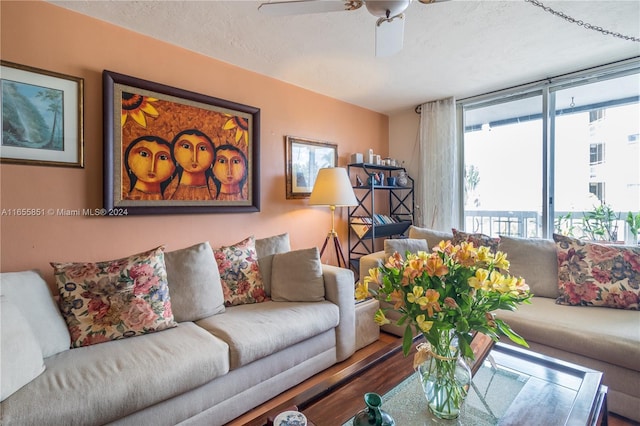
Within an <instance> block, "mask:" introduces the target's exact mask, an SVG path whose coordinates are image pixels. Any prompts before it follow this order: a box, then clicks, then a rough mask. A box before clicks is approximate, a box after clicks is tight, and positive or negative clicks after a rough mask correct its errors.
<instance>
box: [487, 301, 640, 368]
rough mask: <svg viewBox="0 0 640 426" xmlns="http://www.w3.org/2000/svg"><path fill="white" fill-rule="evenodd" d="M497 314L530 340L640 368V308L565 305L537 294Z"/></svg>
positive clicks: (612, 362)
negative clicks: (514, 309) (625, 308)
mask: <svg viewBox="0 0 640 426" xmlns="http://www.w3.org/2000/svg"><path fill="white" fill-rule="evenodd" d="M497 317H498V318H501V319H503V320H504V321H505V322H506V323H507V324H509V325H510V326H511V328H512V329H513V330H514V331H515V332H516V333H518V334H520V335H521V336H522V337H524V338H525V339H526V340H528V341H531V342H538V343H542V344H544V345H547V346H551V347H555V348H558V349H562V350H564V351H566V352H571V353H576V354H580V355H583V356H586V357H589V358H593V359H599V360H602V361H604V362H608V363H610V364H613V365H620V366H623V367H626V368H630V369H632V370H636V371H640V312H638V311H628V310H622V309H605V308H589V309H586V308H581V307H576V306H564V305H558V304H556V303H555V300H554V299H549V298H546V297H537V296H536V297H533V298H532V303H531V304H530V305H527V304H525V305H520V306H518V309H517V310H516V311H513V312H511V311H497Z"/></svg>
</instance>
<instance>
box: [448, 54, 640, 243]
mask: <svg viewBox="0 0 640 426" xmlns="http://www.w3.org/2000/svg"><path fill="white" fill-rule="evenodd" d="M634 74H637V75H638V76H640V56H638V57H634V58H630V59H627V60H623V61H619V62H615V63H611V64H606V65H602V66H599V67H594V68H589V69H586V70H581V71H577V72H573V73H568V74H563V75H560V76H556V77H552V78H548V79H545V80H540V81H535V82H532V83H528V84H524V85H520V86H516V87H511V88H508V89H503V90H498V91H494V92H490V93H486V94H482V95H478V96H473V97H469V98H463V99H459V100H458V101H457V102H456V114H457V123H458V126H457V130H458V131H457V141H456V143H457V145H458V152H459V153H460V154H459V155H460V156H459V161H458V164H459V166H460V167H458V170H459V175H458V178H459V181H460V182H464V168H465V152H464V136H465V129H466V126H465V112H466V111H468V110H471V109H478V108H485V107H488V106H492V105H497V104H501V103H506V102H512V101H516V100H520V99H525V98H528V97H533V96H540V95H541V96H542V114H541V118H542V129H543V134H542V167H543V170H542V200H541V201H542V226H541V228H542V235H541V237H542V238H550V237H551V236H552V235H553V232H554V217H555V210H554V204H553V198H554V187H555V177H554V165H555V158H554V152H555V120H556V108H555V99H556V98H555V93H556V92H558V91H560V90H565V89H568V88H571V87H576V86H582V85H588V84H594V83H599V82H602V81H605V80H610V79H615V78H620V77H625V76H629V75H634ZM603 145H604V144H603ZM602 159H603V161H604V146H603V152H602ZM592 166H593V165H592ZM459 187H460V190H459V192H458V197H459V202H458V206H459V223H458V227H459V228H460V229H464V224H465V206H464V203H463V200H464V185H462V184H461V185H459Z"/></svg>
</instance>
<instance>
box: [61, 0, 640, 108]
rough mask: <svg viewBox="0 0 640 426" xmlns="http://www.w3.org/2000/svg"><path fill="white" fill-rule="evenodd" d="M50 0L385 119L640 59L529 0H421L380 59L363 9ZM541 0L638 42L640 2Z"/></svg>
mask: <svg viewBox="0 0 640 426" xmlns="http://www.w3.org/2000/svg"><path fill="white" fill-rule="evenodd" d="M318 1H334V0H318ZM50 2H51V3H54V4H56V5H59V6H62V7H64V8H67V9H71V10H75V11H77V12H80V13H82V14H85V15H89V16H93V17H95V18H98V19H101V20H104V21H107V22H110V23H113V24H115V25H118V26H121V27H125V28H128V29H130V30H132V31H135V32H138V33H142V34H146V35H149V36H151V37H154V38H157V39H160V40H165V41H167V42H169V43H172V44H175V45H178V46H182V47H184V48H186V49H190V50H192V51H195V52H199V53H201V54H204V55H207V56H211V57H213V58H216V59H218V60H221V61H224V62H227V63H230V64H233V65H237V66H239V67H241V68H245V69H248V70H252V71H255V72H257V73H260V74H264V75H267V76H270V77H273V78H276V79H278V80H283V81H286V82H288V83H291V84H294V85H297V86H300V87H303V88H306V89H309V90H312V91H314V92H317V93H321V94H324V95H327V96H330V97H332V98H337V99H341V100H344V101H346V102H349V103H352V104H355V105H359V106H362V107H364V108H368V109H371V110H374V111H378V112H382V113H385V114H393V113H395V112H398V111H400V110H404V109H406V108H413V107H414V106H416V105H418V104H421V103H423V102H426V101H430V100H434V99H439V98H443V97H448V96H455V97H456V98H458V99H461V98H465V97H469V96H473V95H478V94H482V93H486V92H490V91H493V90H498V89H503V88H507V87H511V86H515V85H519V84H524V83H529V82H532V81H536V80H541V79H544V78H547V77H552V76H556V75H559V74H563V73H567V72H572V71H578V70H581V69H584V68H588V67H592V66H597V65H601V64H605V63H610V62H614V61H618V60H622V59H627V58H631V57H635V56H639V55H640V43H638V42H633V41H626V40H621V39H618V38H615V37H612V36H608V35H603V34H601V33H599V32H596V31H593V30H588V29H585V28H584V27H581V26H578V25H576V24H573V23H569V22H567V21H566V20H563V19H561V18H559V17H557V16H553V15H552V14H550V13H548V12H545V11H544V10H542V9H541V8H539V7H536V6H534V5H532V4H531V3H528V2H525V1H524V0H511V1H504V0H466V1H465V0H450V1H446V2H442V3H435V4H431V5H423V4H421V3H418V2H417V1H414V2H412V3H411V4H410V5H409V7H408V9H407V11H406V23H405V42H404V49H403V50H402V51H401V52H400V53H399V54H396V55H395V56H392V57H388V58H379V57H375V55H374V37H375V36H374V25H375V20H376V18H375V17H374V16H372V15H370V14H369V13H368V12H367V10H366V8H364V7H362V8H360V9H359V10H356V11H350V12H347V11H345V12H331V13H325V14H315V15H297V16H282V17H272V16H267V15H265V14H263V13H261V12H259V11H258V6H259V4H260V3H261V2H260V1H250V0H231V1H220V0H216V1H121V0H105V1H98V0H90V1H57V0H53V1H50ZM543 2H544V4H545V5H547V6H549V7H551V8H553V9H555V10H557V11H561V12H563V13H565V14H566V15H569V16H571V17H573V18H575V19H576V20H582V21H584V22H585V23H589V24H592V25H595V26H599V27H602V28H605V29H607V30H609V31H612V32H618V33H621V34H624V35H628V36H633V37H640V1H637V0H623V1H618V0H589V1H576V0H562V1H557V0H556V1H547V0H543ZM185 78H188V76H185Z"/></svg>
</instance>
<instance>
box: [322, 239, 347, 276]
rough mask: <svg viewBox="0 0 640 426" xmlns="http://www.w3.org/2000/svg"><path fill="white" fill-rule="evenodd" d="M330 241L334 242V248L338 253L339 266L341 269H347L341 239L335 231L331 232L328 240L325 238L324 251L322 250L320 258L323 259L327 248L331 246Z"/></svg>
mask: <svg viewBox="0 0 640 426" xmlns="http://www.w3.org/2000/svg"><path fill="white" fill-rule="evenodd" d="M329 240H333V247H334V249H335V251H336V258H337V259H338V266H339V267H341V268H346V267H347V262H346V261H345V260H344V253H343V251H342V245H341V244H340V239H339V238H338V234H337V233H336V231H334V230H331V231H329V233H328V234H327V238H325V240H324V244H322V249H320V257H322V255H323V254H324V250H325V249H326V248H327V244H329Z"/></svg>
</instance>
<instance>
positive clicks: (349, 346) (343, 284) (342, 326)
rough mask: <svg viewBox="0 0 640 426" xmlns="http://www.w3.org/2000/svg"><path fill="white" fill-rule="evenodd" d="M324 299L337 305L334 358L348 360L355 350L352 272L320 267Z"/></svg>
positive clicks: (354, 309) (325, 266)
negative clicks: (337, 315)
mask: <svg viewBox="0 0 640 426" xmlns="http://www.w3.org/2000/svg"><path fill="white" fill-rule="evenodd" d="M322 273H323V277H324V291H325V298H326V299H327V300H328V301H330V302H332V303H335V304H336V305H338V310H339V312H340V323H339V324H338V326H337V327H336V357H337V360H338V361H344V360H345V359H347V358H349V357H350V356H351V355H353V353H354V352H355V350H356V308H355V294H354V292H355V282H354V276H353V271H351V270H349V269H345V268H338V267H336V266H331V265H324V264H323V265H322Z"/></svg>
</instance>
